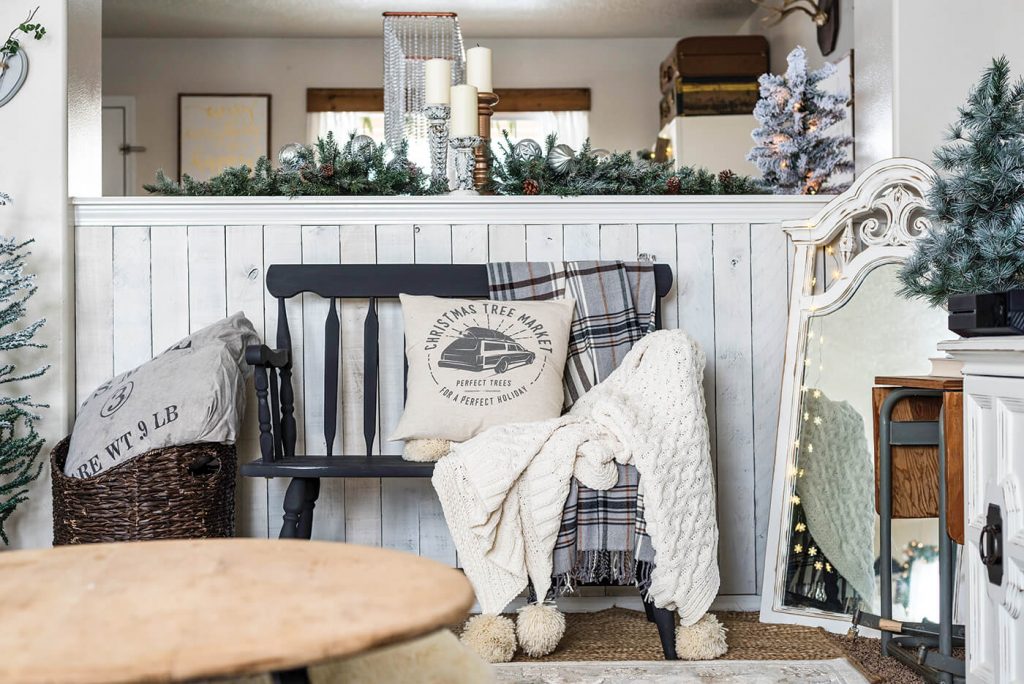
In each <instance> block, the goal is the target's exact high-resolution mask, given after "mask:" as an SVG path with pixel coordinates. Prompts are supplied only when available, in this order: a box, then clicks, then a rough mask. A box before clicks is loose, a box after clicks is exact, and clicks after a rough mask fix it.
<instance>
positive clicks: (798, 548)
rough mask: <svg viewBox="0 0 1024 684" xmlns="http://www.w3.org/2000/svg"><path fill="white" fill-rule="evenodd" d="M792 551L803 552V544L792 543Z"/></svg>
mask: <svg viewBox="0 0 1024 684" xmlns="http://www.w3.org/2000/svg"><path fill="white" fill-rule="evenodd" d="M793 551H795V552H796V553H803V551H804V545H803V544H794V545H793Z"/></svg>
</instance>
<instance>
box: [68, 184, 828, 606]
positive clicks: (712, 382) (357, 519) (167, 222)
mask: <svg viewBox="0 0 1024 684" xmlns="http://www.w3.org/2000/svg"><path fill="white" fill-rule="evenodd" d="M826 200H827V198H793V197H781V198H776V197H756V198H755V197H732V198H729V197H710V198H689V197H687V198H596V199H594V198H592V199H557V198H529V199H521V198H468V199H465V198H463V199H454V198H426V199H424V198H419V199H412V198H390V199H384V200H382V199H368V198H367V199H335V198H330V199H307V198H298V199H276V198H270V199H268V198H217V199H207V198H203V199H182V198H171V199H158V198H127V199H122V198H117V199H114V198H111V199H102V200H98V199H97V200H76V201H75V202H74V210H75V211H74V214H75V223H76V263H77V267H76V291H77V295H76V303H75V308H76V318H77V326H76V327H77V332H76V366H77V373H76V386H77V397H78V400H79V402H81V400H82V399H84V398H85V397H86V396H87V395H88V394H89V393H90V392H91V391H92V390H93V389H94V388H95V387H96V386H97V385H99V384H100V383H101V382H102V381H103V380H105V379H107V378H108V377H110V376H111V375H112V374H114V373H117V372H120V371H123V370H127V369H129V368H131V367H133V366H135V365H137V364H139V363H141V362H143V361H145V360H147V359H149V358H151V357H152V355H153V354H154V353H159V352H160V351H161V350H163V349H165V348H166V347H168V346H169V345H171V344H172V343H174V342H175V341H176V340H178V339H179V338H181V337H183V336H185V335H187V334H188V333H189V332H191V331H194V330H196V329H198V328H200V327H202V326H204V325H207V324H209V323H211V322H213V321H215V320H217V319H219V318H222V317H223V316H225V315H227V314H230V313H232V312H234V311H238V310H242V311H244V312H245V314H246V315H247V316H248V317H249V319H250V320H252V322H253V324H254V325H255V327H256V330H257V331H258V332H260V333H261V334H262V335H264V336H265V339H269V344H271V345H273V344H274V339H273V338H274V331H275V330H276V326H277V305H276V302H275V301H274V300H273V299H272V298H270V297H268V296H267V294H266V291H265V288H264V284H263V275H264V273H265V271H266V268H267V267H268V266H270V265H271V264H274V263H375V262H376V263H484V262H487V261H492V260H493V261H520V260H545V261H546V260H562V259H597V258H600V259H636V258H637V256H638V255H639V254H649V255H651V256H652V257H654V258H655V259H656V260H657V261H658V262H661V263H668V264H671V265H672V267H673V271H674V273H675V277H676V286H675V288H674V290H673V292H672V293H671V294H670V295H669V297H667V298H666V299H665V301H664V304H663V306H664V310H663V314H664V321H665V325H666V326H667V327H681V328H683V329H685V330H686V331H687V332H689V334H690V335H692V336H693V337H694V338H695V339H696V340H697V341H698V342H699V343H700V344H701V345H702V347H703V348H704V350H705V352H706V354H707V359H708V363H707V370H706V373H705V393H706V396H707V410H708V420H709V423H710V426H711V433H712V440H713V443H712V448H713V451H714V454H713V455H714V459H715V468H716V472H717V477H718V489H719V496H718V500H719V504H718V515H719V520H720V527H721V543H720V547H721V550H720V558H721V569H722V588H721V593H722V595H723V596H726V597H728V596H732V597H749V596H753V595H755V594H757V593H759V591H760V577H761V571H762V567H763V556H764V544H765V536H766V528H767V512H768V506H769V504H770V498H771V490H770V486H771V476H772V465H773V451H774V445H775V428H776V420H777V415H778V405H779V387H780V378H781V369H782V362H783V355H784V351H783V350H784V343H785V330H786V315H787V296H788V276H789V272H790V250H789V249H788V247H787V244H786V238H785V234H784V233H783V231H782V230H781V229H780V226H779V224H780V222H781V221H783V220H789V219H804V218H809V217H810V216H812V215H813V214H814V213H816V212H817V210H818V209H820V208H821V206H822V205H823V204H824V202H825V201H826ZM366 308H367V304H366V302H365V301H346V302H345V303H344V304H343V305H342V307H341V310H340V316H341V320H342V350H343V351H342V371H341V385H342V387H341V406H340V408H339V414H340V415H339V421H338V425H339V432H338V436H337V440H336V444H335V453H339V452H341V451H343V450H344V451H347V452H349V453H359V451H360V449H361V446H360V445H361V442H362V436H361V432H362V428H361V426H362V407H361V403H360V401H359V397H361V392H362V355H363V349H362V327H361V326H362V320H363V316H365V313H366ZM326 312H327V310H326V304H325V302H323V301H322V300H320V299H319V298H317V297H315V296H310V295H303V296H302V297H299V298H295V299H294V300H291V301H289V303H288V306H287V314H288V316H289V325H290V328H291V331H292V343H293V346H294V348H295V349H296V350H297V353H296V356H295V374H294V378H295V394H296V417H297V420H298V446H297V449H298V450H305V451H307V452H309V453H324V449H325V445H324V443H323V435H322V425H323V416H322V415H320V410H321V407H322V406H323V402H322V392H323V386H322V372H323V356H324V354H323V322H324V318H325V316H326ZM379 315H380V322H381V330H382V335H381V340H382V342H381V362H380V382H381V393H380V411H379V420H380V428H381V430H380V432H381V434H383V435H385V436H386V435H387V434H389V432H390V430H391V429H392V428H393V427H394V425H395V423H396V422H397V420H398V417H399V414H400V413H401V409H402V397H401V386H402V361H401V340H402V336H401V334H384V333H385V331H388V330H392V331H399V330H400V328H401V312H400V310H399V308H398V304H397V302H390V301H386V302H381V303H380V304H379ZM307 379H308V382H307V381H306V380H307ZM254 403H255V402H254V401H250V407H249V409H250V410H249V411H248V414H247V419H246V423H247V425H246V428H245V431H244V434H245V438H244V440H243V441H242V442H240V445H239V446H240V450H241V453H240V458H246V459H248V458H255V457H256V456H257V455H258V444H257V437H258V430H257V427H256V422H255V420H254V416H253V413H254V411H253V410H252V408H253V407H252V404H254ZM400 449H401V445H400V444H399V443H395V442H390V441H388V440H387V439H386V438H378V444H377V446H376V450H377V451H379V452H380V453H400ZM285 485H286V482H284V481H282V480H272V481H264V480H252V479H249V478H245V479H242V480H240V487H239V496H238V532H239V534H242V535H251V536H267V535H271V536H273V535H276V533H277V529H278V527H279V521H280V511H281V499H282V497H283V494H284V487H285ZM314 536H315V537H316V538H321V539H335V540H347V541H350V542H357V543H363V544H371V545H383V546H387V547H392V548H397V549H403V550H407V551H412V552H414V553H418V554H420V555H424V556H429V557H431V558H435V559H437V560H440V561H442V562H445V563H449V564H455V563H456V562H457V558H456V551H455V547H454V545H453V543H452V540H451V537H450V536H449V534H448V530H447V527H446V525H445V522H444V517H443V515H442V512H441V508H440V505H439V504H438V501H437V497H436V496H435V495H434V493H433V491H432V489H431V488H430V484H429V482H428V481H426V480H419V479H383V480H324V482H323V488H322V493H321V496H320V499H319V502H318V504H317V508H316V514H315V525H314ZM740 603H742V601H741V602H740Z"/></svg>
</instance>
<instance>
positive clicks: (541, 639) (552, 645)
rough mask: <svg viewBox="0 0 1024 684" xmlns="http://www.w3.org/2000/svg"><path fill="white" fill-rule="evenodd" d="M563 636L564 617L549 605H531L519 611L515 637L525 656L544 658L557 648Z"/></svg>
mask: <svg viewBox="0 0 1024 684" xmlns="http://www.w3.org/2000/svg"><path fill="white" fill-rule="evenodd" d="M563 634H565V616H564V615H562V614H561V613H560V612H558V608H557V607H555V606H554V605H553V604H550V603H531V604H528V605H525V606H523V607H522V608H520V609H519V618H518V619H517V620H516V636H518V637H519V645H520V646H522V648H523V651H525V652H526V655H528V656H531V657H533V658H539V657H540V656H546V655H547V654H549V653H551V652H552V651H554V650H555V649H556V648H558V642H560V641H561V640H562V635H563Z"/></svg>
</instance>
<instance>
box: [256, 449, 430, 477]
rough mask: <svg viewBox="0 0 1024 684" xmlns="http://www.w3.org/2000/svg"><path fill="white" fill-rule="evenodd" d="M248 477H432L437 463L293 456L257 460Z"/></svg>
mask: <svg viewBox="0 0 1024 684" xmlns="http://www.w3.org/2000/svg"><path fill="white" fill-rule="evenodd" d="M241 471H242V475H246V476H248V477H430V476H431V475H433V474H434V464H433V463H418V462H415V461H406V460H405V459H403V458H402V457H401V456H391V455H384V454H375V455H373V456H290V457H285V458H281V459H279V460H277V461H273V462H271V463H266V462H264V461H263V460H262V459H256V460H255V461H250V462H249V463H244V464H242V468H241Z"/></svg>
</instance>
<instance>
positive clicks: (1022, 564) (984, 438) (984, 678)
mask: <svg viewBox="0 0 1024 684" xmlns="http://www.w3.org/2000/svg"><path fill="white" fill-rule="evenodd" d="M964 393H965V395H966V396H967V399H966V402H965V406H964V414H965V415H964V419H965V425H964V427H965V442H966V444H965V452H966V453H965V458H966V463H965V469H964V470H965V487H966V491H965V504H964V505H965V511H964V513H965V516H966V524H967V531H966V537H967V538H966V542H967V543H966V546H965V547H964V553H965V554H966V558H965V561H966V563H967V585H968V601H969V608H968V615H967V621H966V628H967V645H968V647H967V652H968V658H967V677H968V681H969V682H999V683H1006V684H1009V683H1015V684H1020V683H1022V682H1024V487H1022V484H1024V379H1020V378H995V377H981V376H968V377H967V378H966V380H965V384H964ZM990 504H994V505H996V506H998V507H999V511H1000V513H1001V515H1002V539H1003V553H1002V556H1003V558H1002V568H1003V573H1002V581H1001V583H1000V584H998V585H997V584H994V583H992V582H990V581H989V568H988V567H987V566H986V565H985V564H984V563H983V562H982V560H981V552H980V548H979V540H980V538H981V534H982V528H983V527H984V526H985V525H986V519H987V516H988V513H989V505H990Z"/></svg>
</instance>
